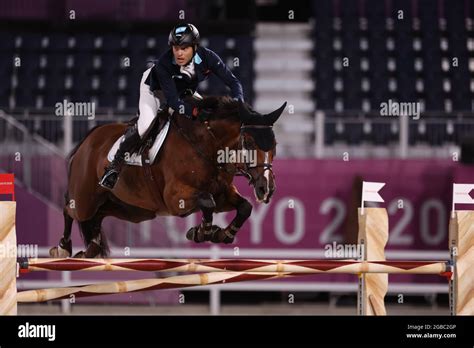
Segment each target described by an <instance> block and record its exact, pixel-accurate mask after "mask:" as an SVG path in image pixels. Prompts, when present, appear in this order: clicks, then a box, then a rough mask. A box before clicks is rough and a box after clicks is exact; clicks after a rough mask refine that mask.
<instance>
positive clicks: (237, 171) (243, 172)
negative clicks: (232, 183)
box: [171, 118, 275, 185]
mask: <svg viewBox="0 0 474 348" xmlns="http://www.w3.org/2000/svg"><path fill="white" fill-rule="evenodd" d="M171 123H172V124H174V126H175V127H176V129H177V130H178V133H179V134H180V135H181V136H182V137H183V138H184V139H185V140H186V141H187V142H188V143H189V144H190V145H191V146H192V147H193V149H194V150H195V151H196V153H197V154H198V155H199V157H201V158H202V159H203V160H205V161H206V162H207V163H209V164H210V165H211V166H213V167H217V169H218V170H224V171H226V172H227V173H228V174H232V175H235V176H245V177H246V178H247V179H248V180H249V182H248V183H249V185H252V184H254V183H255V182H256V181H257V180H258V179H259V178H260V177H261V176H262V175H264V173H265V171H266V170H269V171H270V173H271V175H272V177H273V178H274V177H275V175H274V173H273V165H272V163H269V162H267V160H268V159H267V156H266V158H265V162H264V163H262V164H257V165H254V166H251V165H249V164H248V163H247V162H245V163H244V168H241V167H239V166H237V165H235V164H232V163H226V164H224V165H222V164H220V163H216V161H213V160H212V159H210V158H209V157H208V156H207V154H206V153H205V152H204V151H203V150H202V149H201V147H200V146H199V145H198V144H197V143H196V142H195V141H193V139H191V138H190V137H189V135H188V134H186V132H184V130H183V128H181V127H180V126H179V124H178V123H177V122H176V120H174V119H173V118H172V119H171ZM204 125H205V127H206V130H207V131H208V132H209V134H210V135H211V136H212V138H213V139H214V140H215V141H217V138H216V136H215V135H214V133H213V132H212V128H211V126H210V124H209V121H205V122H204ZM251 128H253V129H256V128H257V129H258V128H272V126H266V125H242V126H241V127H240V136H239V143H240V144H241V149H242V150H248V149H247V148H246V143H245V139H244V137H243V131H244V130H245V129H251ZM229 165H230V166H232V167H233V169H230V170H229V169H228V167H229ZM253 168H264V170H263V171H262V173H259V174H258V176H257V177H256V178H255V179H254V178H252V175H251V174H250V173H249V172H248V171H249V170H250V169H253Z"/></svg>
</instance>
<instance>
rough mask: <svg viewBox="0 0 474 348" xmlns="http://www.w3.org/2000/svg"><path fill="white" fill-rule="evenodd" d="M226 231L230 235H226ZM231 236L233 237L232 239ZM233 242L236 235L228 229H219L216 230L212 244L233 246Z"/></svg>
mask: <svg viewBox="0 0 474 348" xmlns="http://www.w3.org/2000/svg"><path fill="white" fill-rule="evenodd" d="M213 227H214V226H213ZM216 227H218V226H216ZM226 231H228V233H226ZM229 234H230V235H231V236H232V237H230V236H229ZM233 241H234V235H233V234H232V233H231V232H230V230H229V229H228V228H225V229H224V228H220V227H219V229H218V230H216V232H215V233H213V234H212V239H211V242H213V243H224V244H231V243H232V242H233Z"/></svg>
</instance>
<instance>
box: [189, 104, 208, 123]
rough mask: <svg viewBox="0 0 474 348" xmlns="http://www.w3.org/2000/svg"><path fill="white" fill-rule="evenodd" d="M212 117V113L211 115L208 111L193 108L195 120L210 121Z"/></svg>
mask: <svg viewBox="0 0 474 348" xmlns="http://www.w3.org/2000/svg"><path fill="white" fill-rule="evenodd" d="M211 115H212V113H210V112H209V111H207V110H206V109H199V108H197V107H195V108H193V118H197V119H198V120H199V121H200V122H204V121H207V120H209V118H210V117H211Z"/></svg>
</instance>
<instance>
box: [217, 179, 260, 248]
mask: <svg viewBox="0 0 474 348" xmlns="http://www.w3.org/2000/svg"><path fill="white" fill-rule="evenodd" d="M225 206H230V207H232V208H233V209H236V210H237V214H236V215H235V218H234V219H233V220H232V222H231V223H230V224H229V226H227V227H226V228H224V229H217V230H216V231H214V232H213V234H212V239H211V241H212V242H213V243H225V244H229V243H232V242H233V241H234V238H235V235H236V234H237V232H238V231H239V230H240V228H241V227H242V225H243V224H244V222H245V221H247V219H248V218H249V217H250V214H251V213H252V205H251V204H250V203H249V201H247V200H246V199H245V198H244V197H242V196H241V195H240V194H239V193H238V192H237V190H236V189H235V188H233V190H231V191H230V192H229V194H228V195H227V202H226V204H225ZM224 210H227V209H224ZM229 210H230V209H229Z"/></svg>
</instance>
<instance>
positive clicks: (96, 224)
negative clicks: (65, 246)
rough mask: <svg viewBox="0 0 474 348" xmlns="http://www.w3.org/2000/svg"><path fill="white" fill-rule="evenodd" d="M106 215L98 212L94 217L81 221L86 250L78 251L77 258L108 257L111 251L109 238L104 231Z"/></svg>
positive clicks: (80, 226) (80, 225)
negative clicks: (103, 224)
mask: <svg viewBox="0 0 474 348" xmlns="http://www.w3.org/2000/svg"><path fill="white" fill-rule="evenodd" d="M104 217H105V216H104V215H102V214H100V212H98V213H97V214H96V215H95V216H94V217H93V218H92V219H90V220H87V221H81V222H79V228H80V229H81V234H82V237H83V238H84V244H85V245H86V250H83V251H80V252H78V253H77V254H76V255H74V257H76V258H94V257H97V256H102V257H106V256H107V254H108V252H109V247H108V245H107V239H106V238H105V236H104V235H103V233H102V220H103V219H104Z"/></svg>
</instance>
